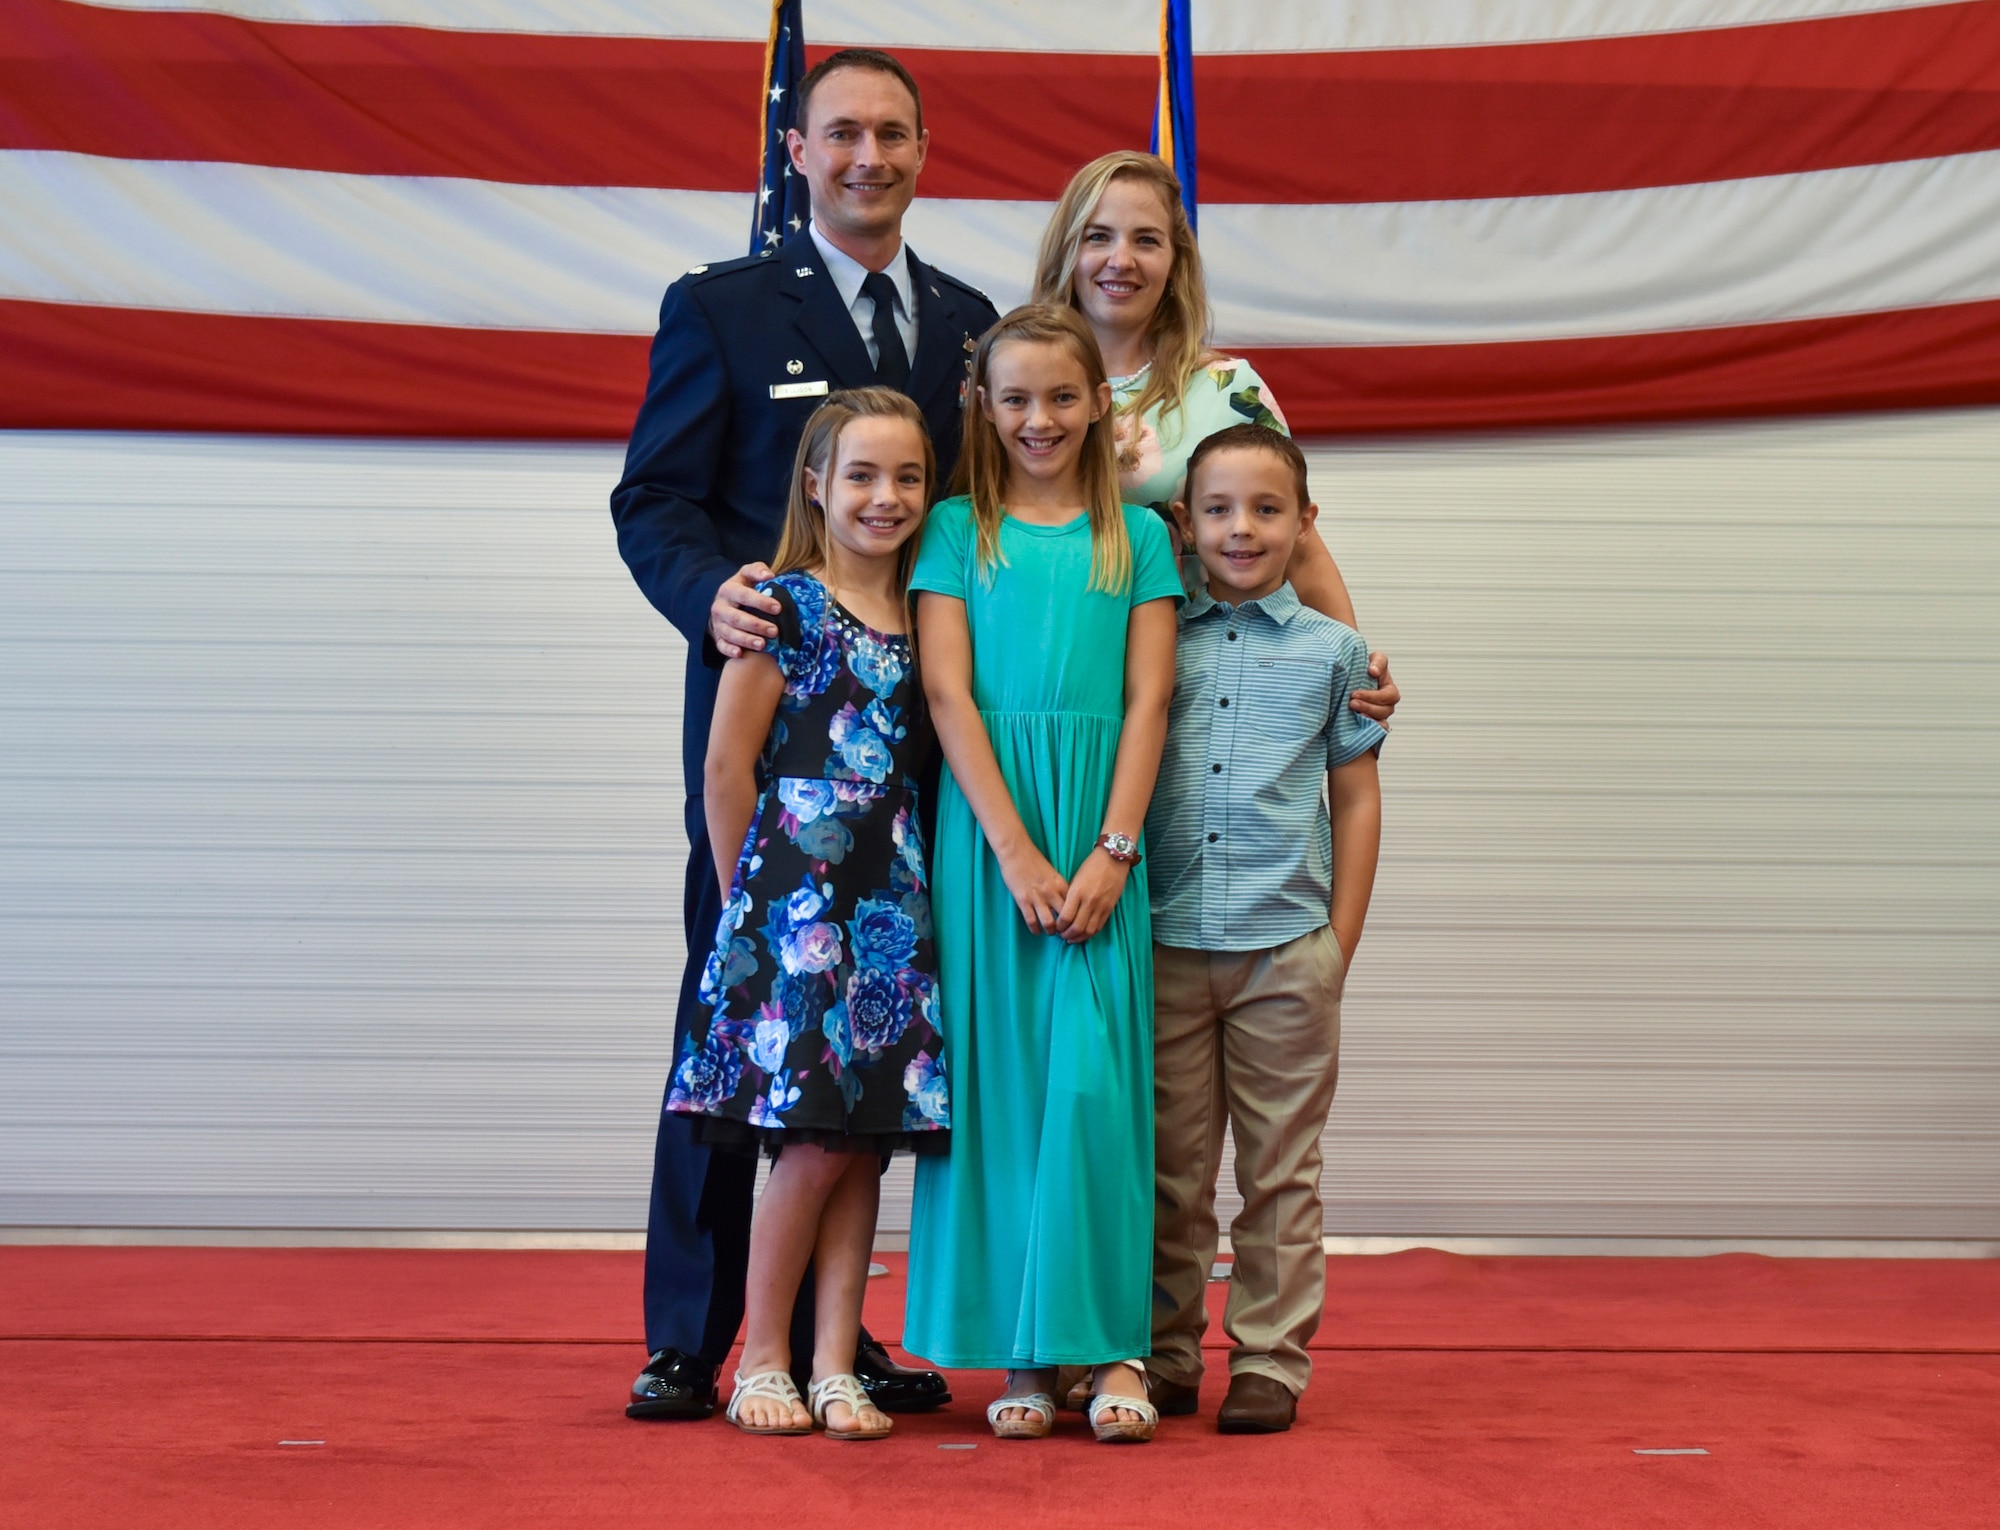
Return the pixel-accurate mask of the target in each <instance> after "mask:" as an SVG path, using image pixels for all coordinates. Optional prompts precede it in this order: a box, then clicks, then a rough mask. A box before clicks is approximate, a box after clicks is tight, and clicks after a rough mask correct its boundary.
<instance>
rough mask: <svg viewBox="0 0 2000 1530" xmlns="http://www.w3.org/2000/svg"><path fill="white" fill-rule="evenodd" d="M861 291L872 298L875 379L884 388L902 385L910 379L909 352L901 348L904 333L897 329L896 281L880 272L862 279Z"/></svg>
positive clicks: (869, 274) (871, 272)
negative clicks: (873, 304) (873, 305)
mask: <svg viewBox="0 0 2000 1530" xmlns="http://www.w3.org/2000/svg"><path fill="white" fill-rule="evenodd" d="M861 290H862V291H863V292H865V293H866V294H867V295H868V296H869V297H871V298H873V299H874V300H875V319H874V322H873V323H872V324H871V325H870V326H869V327H870V328H871V329H873V330H874V331H875V380H876V381H877V382H878V383H880V384H882V386H883V387H885V388H901V387H903V386H904V385H906V384H907V383H908V382H909V380H910V353H909V352H908V351H906V350H904V349H903V332H902V331H901V330H899V329H898V328H896V284H895V283H894V282H892V281H890V280H889V278H888V277H887V276H885V275H883V274H882V273H881V272H880V271H870V272H869V273H868V274H867V275H866V276H865V277H863V278H862V280H861Z"/></svg>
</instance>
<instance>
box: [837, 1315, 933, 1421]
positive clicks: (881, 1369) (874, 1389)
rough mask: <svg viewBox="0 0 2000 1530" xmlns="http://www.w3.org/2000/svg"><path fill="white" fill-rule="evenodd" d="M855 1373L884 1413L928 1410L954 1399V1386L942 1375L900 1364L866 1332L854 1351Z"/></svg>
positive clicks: (925, 1411) (923, 1411) (924, 1411)
mask: <svg viewBox="0 0 2000 1530" xmlns="http://www.w3.org/2000/svg"><path fill="white" fill-rule="evenodd" d="M854 1374H855V1375H857V1376H859V1377H860V1378H861V1385H862V1387H863V1388H864V1389H865V1390H866V1391H867V1393H868V1400H869V1401H870V1402H872V1403H874V1404H875V1406H876V1407H878V1408H880V1409H881V1410H882V1411H883V1412H884V1413H928V1412H930V1410H931V1409H933V1408H942V1407H943V1406H944V1405H945V1404H946V1403H948V1402H950V1401H951V1388H949V1387H948V1386H946V1385H945V1380H944V1377H943V1376H941V1375H940V1374H938V1372H936V1371H919V1370H914V1369H912V1368H911V1367H909V1366H907V1365H898V1364H897V1363H896V1362H895V1361H893V1360H891V1359H890V1358H889V1352H888V1351H887V1350H886V1349H884V1348H883V1347H882V1346H881V1345H880V1344H878V1343H877V1342H876V1341H875V1340H874V1338H872V1337H871V1336H870V1335H868V1334H866V1333H863V1334H862V1335H861V1343H860V1345H859V1347H858V1348H856V1350H855V1352H854Z"/></svg>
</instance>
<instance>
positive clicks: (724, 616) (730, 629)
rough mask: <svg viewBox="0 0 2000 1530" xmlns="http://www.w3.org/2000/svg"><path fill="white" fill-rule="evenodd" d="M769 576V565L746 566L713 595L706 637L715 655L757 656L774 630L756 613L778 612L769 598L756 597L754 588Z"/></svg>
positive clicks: (730, 657)
mask: <svg viewBox="0 0 2000 1530" xmlns="http://www.w3.org/2000/svg"><path fill="white" fill-rule="evenodd" d="M770 577H771V570H770V567H769V565H767V564H763V563H746V564H744V565H743V567H741V568H739V569H738V570H737V571H736V572H735V573H733V574H731V575H730V576H729V577H728V578H727V579H725V580H723V581H722V587H721V588H720V589H718V590H717V591H716V592H715V599H714V601H712V602H711V603H710V605H709V608H708V635H709V638H710V640H711V641H712V642H714V644H715V648H716V652H718V653H720V654H721V655H722V656H723V658H725V659H740V658H742V657H743V655H744V654H745V653H760V652H762V651H763V648H764V645H765V644H766V643H767V642H768V641H770V639H772V638H774V637H776V636H777V635H778V629H777V628H776V627H775V626H774V625H772V624H771V623H770V622H767V621H765V620H763V619H762V618H761V617H759V616H758V615H757V614H756V613H758V612H760V611H763V612H768V613H769V614H770V615H772V616H776V615H777V614H778V612H779V610H780V609H781V607H780V606H779V605H778V603H777V601H775V600H773V599H772V598H771V597H770V596H769V595H760V594H758V592H757V586H758V585H759V584H761V583H762V582H763V581H764V580H766V579H769V578H770Z"/></svg>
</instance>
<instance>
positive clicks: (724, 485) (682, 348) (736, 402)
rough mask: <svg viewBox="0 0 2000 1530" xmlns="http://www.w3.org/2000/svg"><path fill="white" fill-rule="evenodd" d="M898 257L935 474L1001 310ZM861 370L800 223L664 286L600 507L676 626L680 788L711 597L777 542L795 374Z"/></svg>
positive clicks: (804, 403)
mask: <svg viewBox="0 0 2000 1530" xmlns="http://www.w3.org/2000/svg"><path fill="white" fill-rule="evenodd" d="M910 272H911V276H912V278H913V284H914V286H915V289H916V296H917V354H916V356H915V357H914V358H913V359H912V361H911V366H910V381H909V386H908V389H907V390H906V391H907V392H908V393H909V395H910V397H911V398H913V399H915V400H916V403H917V407H918V408H920V409H922V410H923V413H924V418H925V420H926V421H928V422H929V425H930V432H931V440H932V441H933V442H934V443H935V444H936V447H937V456H938V467H939V473H940V481H941V482H942V481H943V479H944V478H945V477H948V476H949V474H950V472H951V468H952V465H953V464H954V463H955V462H956V461H957V460H958V445H959V432H960V420H959V402H960V394H961V391H962V388H963V384H964V382H965V377H966V368H967V364H968V363H969V362H970V360H971V355H972V351H971V348H972V343H973V342H974V341H976V340H977V339H978V338H979V336H980V335H981V334H982V333H983V332H984V331H985V330H986V329H987V328H988V326H990V325H991V324H992V323H993V322H994V320H995V319H997V318H998V317H999V316H998V315H997V314H996V313H995V312H994V309H993V305H992V304H991V303H990V302H988V301H987V299H986V296H985V294H983V293H981V292H979V291H977V290H975V289H974V288H971V287H968V286H966V285H965V284H964V283H963V282H960V281H957V280H955V279H954V278H952V277H950V276H947V275H945V273H944V272H942V271H940V270H938V269H937V268H936V267H934V266H926V265H924V264H923V263H922V262H921V261H919V260H918V259H917V258H916V254H915V252H914V251H912V252H911V253H910ZM874 381H875V369H874V367H873V366H872V365H870V363H869V360H868V350H867V347H866V346H865V345H864V344H863V343H862V339H861V331H860V330H859V329H858V328H857V327H856V326H855V323H854V318H853V315H852V314H850V313H849V312H848V309H847V306H846V304H844V303H843V302H842V301H841V299H840V290H839V289H838V288H837V287H836V286H835V285H834V282H833V278H832V276H830V275H829V274H828V273H827V272H826V271H825V269H824V268H823V263H822V262H821V260H820V256H819V249H818V247H817V246H816V245H814V243H813V242H812V238H811V236H810V235H808V234H803V233H802V234H800V235H799V236H798V237H797V238H795V239H793V240H792V241H791V242H790V243H789V244H787V245H786V246H785V247H784V248H783V249H782V250H780V251H778V252H777V253H776V254H774V255H769V256H751V257H747V258H745V259H741V260H731V261H725V262H719V263H717V264H715V265H711V266H697V267H696V268H695V269H694V270H692V271H690V272H688V273H687V275H685V276H683V277H682V278H681V279H680V280H679V281H677V282H675V283H674V284H673V285H672V286H671V287H669V288H668V289H667V295H666V300H665V301H664V302H663V303H662V304H661V305H660V332H659V334H658V335H657V336H656V337H655V338H654V341H653V356H652V376H651V378H650V380H649V381H648V383H647V386H646V401H645V403H644V404H643V405H642V406H641V407H640V410H639V419H638V423H637V424H636V425H635V426H634V427H633V429H632V444H631V446H630V447H629V448H628V450H627V452H626V455H625V476H624V478H623V479H622V480H621V481H620V482H619V485H618V487H617V488H616V489H615V490H613V491H612V495H611V514H612V518H613V520H614V521H616V523H617V526H618V550H619V552H620V553H622V554H623V555H624V558H625V562H626V565H627V566H628V567H629V568H630V569H631V570H632V577H633V578H634V579H636V580H637V581H638V583H639V588H640V589H641V590H643V591H645V594H646V598H647V599H648V600H650V601H651V602H652V603H653V604H654V605H655V606H657V607H658V608H659V609H660V611H661V612H662V613H663V614H664V615H665V616H666V618H667V620H668V621H670V622H672V623H673V624H674V625H675V626H676V627H678V628H679V629H680V631H681V634H682V635H683V636H684V637H686V638H687V640H688V668H687V700H686V711H685V715H684V720H683V724H682V733H681V755H682V767H683V769H684V770H685V772H686V777H685V779H686V782H687V789H688V791H689V793H690V794H694V793H697V792H699V791H700V790H701V773H702V758H703V755H704V754H705V753H706V751H707V747H708V725H709V718H710V716H711V714H712V713H713V711H714V707H715V686H716V680H717V678H718V676H719V673H720V671H719V669H718V668H717V656H716V653H715V650H714V647H713V646H712V645H711V644H709V643H708V642H707V641H706V634H707V630H708V610H709V605H710V603H711V602H712V601H713V600H714V598H715V592H716V590H717V588H718V587H719V586H720V585H721V584H722V582H723V581H724V580H725V579H727V578H728V577H729V576H730V575H731V574H733V573H735V572H736V570H737V569H738V568H740V567H741V566H742V565H743V564H745V563H752V562H756V561H758V560H759V559H764V560H768V559H769V558H770V557H771V556H772V554H773V553H774V552H775V551H776V550H777V546H778V533H779V531H780V529H781V528H782V527H783V525H784V518H785V499H786V494H787V491H788V488H789V479H790V476H791V471H792V459H793V456H794V454H795V453H796V452H797V451H798V447H799V438H800V436H801V435H803V434H804V433H805V424H806V420H807V419H808V418H809V417H810V416H811V414H812V412H813V410H814V409H816V408H818V407H819V405H820V404H821V403H822V402H823V401H824V398H825V395H824V394H821V393H816V392H807V391H806V389H808V388H811V387H813V386H814V385H816V384H819V383H822V382H823V383H825V384H826V387H827V389H828V390H829V391H833V390H838V389H841V388H858V387H865V386H867V385H869V384H870V383H872V382H874ZM774 389H777V390H783V392H784V395H785V396H779V397H774V396H773V390H774Z"/></svg>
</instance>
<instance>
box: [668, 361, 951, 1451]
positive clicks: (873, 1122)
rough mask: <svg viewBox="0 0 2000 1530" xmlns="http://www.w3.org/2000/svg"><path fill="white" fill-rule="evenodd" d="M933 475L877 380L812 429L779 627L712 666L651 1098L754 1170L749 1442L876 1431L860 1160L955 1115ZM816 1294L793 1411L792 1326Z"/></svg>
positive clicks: (937, 1142) (747, 1344)
mask: <svg viewBox="0 0 2000 1530" xmlns="http://www.w3.org/2000/svg"><path fill="white" fill-rule="evenodd" d="M934 471H935V468H934V461H933V457H932V453H931V445H930V439H929V437H928V436H927V435H926V434H925V431H924V423H923V416H922V415H920V414H919V413H918V412H917V408H916V406H915V405H914V404H912V403H911V402H910V401H909V400H908V399H907V398H905V397H904V396H903V395H902V394H900V393H897V392H894V391H892V390H890V389H886V388H862V389H856V390H854V391H852V392H846V393H837V394H835V395H833V397H832V398H830V399H828V400H827V402H826V403H825V404H824V405H822V406H821V407H820V408H819V409H818V410H817V411H816V412H815V413H814V415H813V417H812V419H811V420H810V421H808V422H807V425H806V431H805V438H804V440H803V441H802V442H801V443H800V446H799V455H798V463H797V467H796V469H795V471H794V473H793V486H792V492H791V504H790V507H789V510H788V514H787V519H786V524H785V531H784V536H783V538H782V540H781V541H780V543H779V546H778V553H777V557H776V558H775V559H774V560H773V567H774V568H776V570H777V573H776V575H775V576H774V577H773V578H772V579H770V580H769V581H768V582H767V583H765V584H763V585H760V586H759V588H760V589H762V590H763V591H764V592H765V593H767V594H769V595H771V596H773V597H774V598H776V599H777V601H778V602H779V604H780V606H781V608H782V609H781V610H780V612H779V614H778V615H777V616H776V617H775V618H774V621H775V622H776V625H777V627H778V634H779V635H778V637H777V639H776V640H775V641H774V642H773V643H772V644H771V646H770V647H769V648H768V649H767V650H765V651H764V652H762V653H750V654H745V655H744V656H743V657H741V658H737V659H732V660H730V661H729V663H728V665H727V667H726V668H725V669H724V670H723V674H722V680H721V684H720V689H719V691H718V694H717V698H716V704H715V723H714V728H713V731H712V732H711V734H710V741H709V748H708V758H707V761H706V767H705V771H704V797H705V807H706V811H707V816H708V831H709V838H710V842H711V843H712V844H714V845H716V846H718V847H720V846H723V845H741V846H742V851H741V853H740V854H739V855H738V856H737V858H736V859H735V860H734V861H733V862H719V863H718V869H719V871H720V875H721V877H722V880H723V884H724V886H723V903H724V908H723V914H722V920H721V923H720V924H719V926H718V927H717V929H716V936H715V949H714V950H713V952H712V953H711V954H710V956H709V958H708V965H707V969H706V971H705V972H704V974H703V978H702V987H701V995H702V1000H703V1002H704V1004H706V1005H707V1007H708V1019H707V1022H706V1023H705V1024H698V1025H696V1026H695V1027H694V1028H693V1030H692V1032H691V1033H690V1034H689V1036H688V1039H687V1042H686V1045H685V1047H684V1049H683V1051H682V1054H681V1057H680V1059H679V1061H678V1063H677V1065H676V1067H675V1070H674V1076H673V1082H672V1084H671V1086H670V1087H669V1090H668V1096H667V1108H668V1109H669V1110H672V1111H677V1112H682V1113H685V1114H688V1115H692V1116H696V1117H698V1118H699V1119H698V1121H697V1123H696V1126H695V1136H696V1138H697V1140H699V1141H704V1142H707V1143H709V1144H711V1145H712V1146H715V1147H718V1148H722V1149H725V1150H727V1149H735V1150H739V1151H750V1152H754V1151H756V1150H757V1149H758V1148H759V1147H762V1148H763V1149H764V1150H765V1151H767V1152H769V1153H770V1154H771V1155H772V1157H773V1158H774V1159H775V1162H774V1164H773V1166H772V1169H771V1175H770V1179H769V1181H768V1183H767V1184H766V1186H765V1189H764V1193H763V1196H762V1198H761V1199H760V1200H759V1201H758V1203H757V1211H756V1215H755V1217H754V1219H753V1221H752V1223H751V1228H750V1271H749V1279H748V1282H747V1291H746V1296H747V1309H746V1324H745V1332H744V1341H743V1357H742V1362H741V1366H740V1368H739V1369H738V1371H737V1373H736V1386H735V1392H734V1395H733V1396H732V1397H731V1398H730V1402H729V1413H728V1416H729V1419H730V1422H732V1423H734V1424H735V1425H736V1426H737V1427H738V1428H740V1429H744V1430H746V1431H748V1432H750V1433H754V1434H804V1433H807V1432H809V1431H810V1430H811V1428H812V1426H813V1425H814V1424H815V1423H817V1424H820V1425H822V1426H823V1427H824V1428H825V1429H826V1431H827V1433H828V1435H829V1436H832V1437H834V1438H839V1439H880V1438H882V1437H883V1436H885V1435H887V1434H888V1433H889V1431H890V1423H889V1420H888V1419H887V1418H886V1417H885V1416H884V1415H883V1414H882V1413H881V1412H880V1411H879V1410H877V1409H876V1408H875V1406H874V1405H873V1404H872V1403H870V1402H869V1401H868V1397H867V1394H866V1393H865V1392H864V1391H863V1390H862V1387H861V1383H860V1382H859V1380H857V1379H856V1377H855V1376H854V1374H853V1372H854V1352H855V1345H856V1341H857V1338H858V1335H859V1329H860V1323H861V1297H862V1292H863V1289H864V1287H865V1285H866V1282H867V1278H868V1254H869V1250H870V1248H871V1246H872V1244H873V1242H874V1234H875V1212H876V1201H877V1196H878V1193H879V1185H880V1167H881V1156H882V1155H883V1154H884V1153H886V1152H889V1151H891V1150H892V1149H894V1148H897V1147H905V1146H907V1147H910V1148H913V1149H915V1150H916V1151H918V1152H935V1151H942V1150H943V1148H944V1146H945V1144H946V1142H947V1140H948V1137H949V1127H950V1123H951V1116H950V1108H949V1101H948V1096H947V1092H946V1088H945V1075H944V1048H943V1043H942V1040H941V1038H940V1036H939V1032H938V1023H937V1022H938V1015H937V1002H938V1001H937V992H938V988H937V977H936V966H935V963H934V962H933V961H932V957H931V914H930V897H929V888H928V878H927V874H926V871H925V859H924V846H923V841H922V837H921V832H920V830H919V828H918V815H917V795H916V784H915V783H916V774H917V770H918V767H919V765H920V763H921V760H922V757H923V755H924V753H925V752H926V751H927V749H928V740H929V727H928V724H927V722H926V721H925V718H924V715H923V703H922V692H921V690H920V689H919V687H918V683H917V676H916V665H915V655H914V652H913V650H912V647H911V643H910V638H909V622H908V620H907V612H908V588H909V577H910V569H911V565H912V564H913V562H914V559H915V553H916V547H917V539H916V533H917V530H918V528H919V527H920V526H921V525H922V524H923V519H924V511H925V507H926V505H928V503H929V494H930V487H931V479H932V476H933V473H934ZM809 1260H811V1261H813V1262H814V1265H815V1271H816V1280H817V1298H816V1310H815V1317H816V1328H815V1334H814V1346H813V1358H812V1382H811V1385H810V1387H809V1389H808V1392H809V1399H810V1408H808V1407H807V1406H806V1404H805V1402H804V1401H802V1400H801V1398H800V1397H799V1394H798V1389H797V1387H796V1386H795V1385H794V1383H793V1381H792V1375H791V1373H792V1358H793V1357H792V1354H791V1345H790V1338H789V1333H788V1329H789V1326H790V1321H791V1313H792V1307H793V1303H794V1300H795V1298H796V1296H797V1293H798V1289H799V1282H800V1279H801V1277H802V1276H803V1274H804V1272H805V1268H806V1264H807V1262H808V1261H809Z"/></svg>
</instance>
